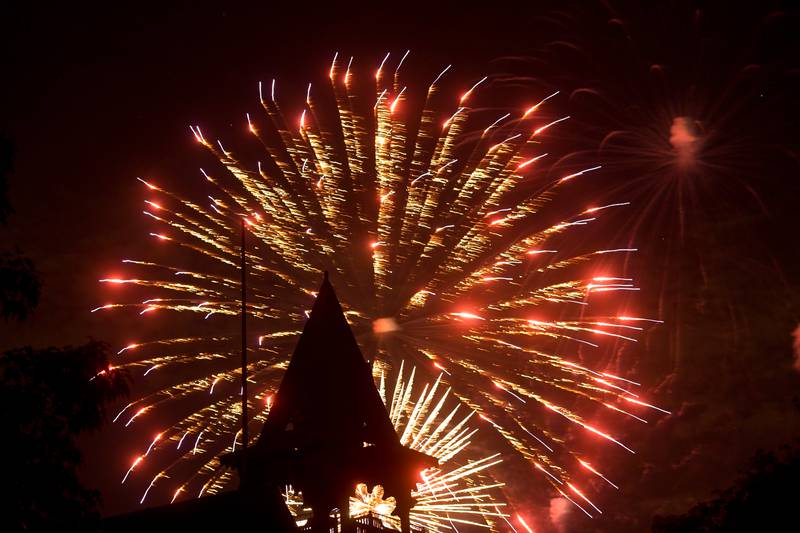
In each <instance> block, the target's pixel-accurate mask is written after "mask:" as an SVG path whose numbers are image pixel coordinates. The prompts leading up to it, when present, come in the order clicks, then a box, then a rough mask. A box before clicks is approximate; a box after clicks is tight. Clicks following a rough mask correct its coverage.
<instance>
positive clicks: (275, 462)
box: [104, 272, 437, 533]
mask: <svg viewBox="0 0 800 533" xmlns="http://www.w3.org/2000/svg"><path fill="white" fill-rule="evenodd" d="M221 460H222V463H223V464H224V465H226V466H229V467H235V468H236V469H237V471H238V473H239V480H240V484H239V488H238V489H236V490H235V491H232V492H227V493H222V494H219V495H214V496H208V497H205V498H200V499H196V500H191V501H187V502H183V503H182V504H175V505H170V506H164V507H157V508H154V509H147V510H144V511H140V512H138V513H131V514H129V515H124V516H120V517H114V518H112V519H107V520H106V521H105V525H106V527H105V528H104V530H105V531H133V530H139V531H140V530H141V529H142V528H145V527H152V526H155V527H158V528H162V527H165V526H167V525H173V524H174V525H176V526H178V525H179V526H180V527H181V528H182V529H191V528H192V527H195V526H199V527H200V528H201V530H208V529H210V527H211V526H212V524H213V525H216V524H223V523H224V524H225V525H226V526H227V527H229V528H230V527H232V526H234V527H235V526H236V525H237V524H242V525H244V524H246V523H249V522H250V520H254V521H255V522H254V523H258V524H260V525H261V527H266V528H267V530H268V531H292V530H297V528H296V527H295V525H294V521H293V520H292V518H291V516H290V515H289V512H288V509H287V508H286V506H285V504H284V503H283V501H282V499H281V494H280V490H281V489H283V488H284V487H285V486H287V485H291V486H292V487H293V488H294V489H295V490H296V491H299V492H302V495H303V501H304V504H305V505H306V506H308V507H311V509H312V511H313V515H312V517H311V519H310V521H309V525H307V526H305V527H303V530H306V531H309V530H310V531H312V532H315V533H316V532H326V533H328V532H333V531H337V530H338V531H342V532H343V533H349V532H358V533H362V532H367V531H380V530H384V528H383V526H382V525H381V524H382V522H381V521H380V520H369V518H370V517H358V520H354V519H353V517H350V516H349V506H350V503H349V502H350V497H351V496H353V495H354V494H355V487H356V485H357V484H358V483H365V484H367V485H368V486H370V487H372V486H375V485H382V486H383V487H384V490H385V493H386V494H387V495H388V496H394V498H395V500H396V507H395V516H396V518H398V519H399V521H400V524H401V530H402V531H403V532H410V531H411V524H410V519H409V511H410V509H411V507H412V506H413V503H414V502H413V500H412V497H411V491H412V490H413V489H414V488H415V486H416V483H417V482H418V481H420V480H421V478H420V473H421V471H422V470H424V469H425V468H428V467H430V466H434V465H436V464H437V462H436V459H434V458H433V457H430V456H428V455H425V454H423V453H420V452H417V451H414V450H411V449H410V448H407V447H405V446H402V445H401V444H400V439H399V437H398V435H397V433H396V432H395V430H394V427H393V426H392V423H391V421H390V419H389V415H388V413H387V411H386V408H385V406H384V404H383V401H382V400H381V398H380V395H379V394H378V391H377V389H376V387H375V382H374V380H373V377H372V369H371V367H370V365H369V364H368V363H367V362H366V361H365V360H364V357H363V356H362V354H361V351H360V349H359V347H358V344H357V342H356V339H355V337H354V336H353V332H352V330H351V329H350V326H349V324H348V323H347V320H346V318H345V315H344V312H343V311H342V307H341V305H340V304H339V300H338V299H337V297H336V294H335V292H334V290H333V287H332V286H331V283H330V281H329V280H328V274H327V272H326V273H325V278H324V280H323V282H322V286H321V287H320V290H319V293H318V296H317V299H316V301H315V302H314V306H313V308H312V310H311V313H310V315H309V318H308V321H307V322H306V324H305V327H304V328H303V333H302V335H301V336H300V339H299V341H298V343H297V346H296V347H295V350H294V354H293V355H292V359H291V361H290V362H289V366H288V368H287V369H286V373H285V375H284V377H283V381H282V382H281V385H280V387H279V389H278V392H277V394H276V395H275V397H274V400H273V403H272V408H271V410H270V413H269V415H268V416H267V419H266V421H265V423H264V426H263V429H262V431H261V434H260V435H259V437H258V439H257V441H256V442H255V443H254V444H253V445H252V446H250V447H247V448H242V449H240V450H237V451H236V452H234V453H232V454H227V455H225V456H222V457H221ZM248 513H250V514H249V516H248ZM332 515H333V516H332ZM337 515H338V519H337V518H336V516H337ZM365 518H366V519H365ZM337 522H339V524H338V525H337ZM193 524H194V526H193ZM337 526H338V527H337Z"/></svg>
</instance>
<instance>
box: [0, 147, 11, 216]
mask: <svg viewBox="0 0 800 533" xmlns="http://www.w3.org/2000/svg"><path fill="white" fill-rule="evenodd" d="M13 153H14V148H13V145H12V144H11V142H10V141H9V140H8V139H6V138H5V137H2V136H0V224H2V225H5V223H6V221H7V220H8V215H9V214H10V213H11V204H10V203H9V200H8V175H9V174H10V173H11V171H12V170H13V169H14V165H13V163H12V154H13Z"/></svg>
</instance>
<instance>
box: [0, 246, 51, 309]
mask: <svg viewBox="0 0 800 533" xmlns="http://www.w3.org/2000/svg"><path fill="white" fill-rule="evenodd" d="M40 292H41V282H40V281H39V276H38V275H37V273H36V269H35V268H34V266H33V261H31V260H30V259H28V258H27V257H25V256H24V255H22V254H21V253H19V252H18V251H17V252H0V318H2V319H3V320H4V321H6V322H8V321H9V320H25V319H26V318H27V317H28V315H29V314H30V312H31V311H33V309H34V308H35V307H36V305H37V304H38V303H39V293H40Z"/></svg>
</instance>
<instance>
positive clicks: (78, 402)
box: [0, 341, 128, 531]
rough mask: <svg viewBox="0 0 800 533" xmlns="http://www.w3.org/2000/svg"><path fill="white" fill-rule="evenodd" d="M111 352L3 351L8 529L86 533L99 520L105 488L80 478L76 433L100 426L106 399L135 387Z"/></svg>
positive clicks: (102, 348) (0, 377)
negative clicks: (101, 492) (116, 366)
mask: <svg viewBox="0 0 800 533" xmlns="http://www.w3.org/2000/svg"><path fill="white" fill-rule="evenodd" d="M108 356H109V349H108V346H107V345H105V344H103V343H100V342H97V341H91V342H89V343H87V344H85V345H83V346H77V347H71V346H68V347H65V348H47V349H44V350H34V349H32V348H30V347H26V348H20V349H14V350H10V351H8V352H6V353H5V354H3V355H2V356H0V381H2V383H3V387H2V388H0V405H2V406H3V407H2V410H0V424H2V427H3V432H4V434H5V436H4V438H3V441H4V443H3V444H4V448H5V450H6V452H5V457H6V469H5V472H4V477H5V479H4V485H5V486H6V489H7V492H6V496H5V497H4V500H5V501H4V509H5V510H4V512H3V513H2V514H0V529H2V530H3V531H23V530H26V531H41V530H65V531H78V530H79V531H85V530H87V529H88V528H90V527H91V525H92V523H93V521H94V520H96V519H97V518H99V514H98V512H97V505H98V503H99V493H98V492H96V491H92V490H88V489H86V488H84V487H82V486H81V485H80V483H79V481H78V476H77V472H76V468H77V466H78V463H79V462H80V452H79V451H78V448H77V445H76V443H75V437H76V436H77V435H78V434H80V433H82V432H87V431H92V430H96V429H98V428H99V427H100V426H101V425H102V424H103V423H104V422H105V420H106V409H105V405H106V403H108V402H110V401H113V400H115V399H117V398H119V397H120V396H123V395H125V394H127V392H128V376H127V374H125V373H123V372H121V371H119V370H113V369H111V367H110V366H109V364H108ZM8 489H11V490H8Z"/></svg>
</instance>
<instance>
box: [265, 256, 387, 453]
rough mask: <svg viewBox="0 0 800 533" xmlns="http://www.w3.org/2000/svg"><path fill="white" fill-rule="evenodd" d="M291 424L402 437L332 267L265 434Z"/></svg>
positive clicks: (318, 432)
mask: <svg viewBox="0 0 800 533" xmlns="http://www.w3.org/2000/svg"><path fill="white" fill-rule="evenodd" d="M290 422H291V424H290ZM298 424H301V425H302V426H303V427H298ZM287 425H290V426H291V427H292V428H294V429H298V430H300V433H305V435H304V437H306V438H308V437H310V438H311V439H312V440H324V439H332V438H334V437H336V438H338V437H339V436H340V435H342V434H345V435H346V434H348V433H350V436H351V437H352V438H354V439H355V440H357V441H358V442H359V443H361V442H362V441H372V442H378V441H382V442H384V443H386V442H399V440H398V438H397V434H396V433H395V432H394V428H393V427H392V425H391V422H390V421H389V419H388V416H387V415H386V411H385V407H384V406H383V402H382V401H381V399H380V396H379V394H378V391H377V389H376V388H375V383H374V381H373V377H372V370H371V368H370V365H369V364H368V363H367V362H366V361H365V360H364V357H363V356H362V354H361V350H360V349H359V347H358V343H357V342H356V338H355V336H354V335H353V332H352V330H351V329H350V325H349V324H348V322H347V319H346V317H345V315H344V311H343V309H342V306H341V305H340V303H339V299H338V298H337V297H336V292H335V291H334V289H333V285H331V283H330V280H329V278H328V273H327V272H325V274H324V278H323V280H322V285H321V286H320V289H319V293H318V294H317V299H316V300H315V301H314V305H313V307H312V308H311V313H310V314H309V317H308V320H307V321H306V323H305V326H304V327H303V333H302V334H301V335H300V339H299V340H298V341H297V346H296V348H295V351H294V354H293V355H292V359H291V361H290V362H289V366H288V368H287V369H286V373H285V375H284V378H283V381H282V383H281V386H280V388H279V389H278V393H277V394H276V395H275V398H274V404H273V408H272V411H270V414H269V416H268V417H267V421H266V424H265V425H264V430H263V431H262V438H266V434H268V433H271V432H276V431H277V432H279V433H283V432H284V431H285V428H286V427H287Z"/></svg>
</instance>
